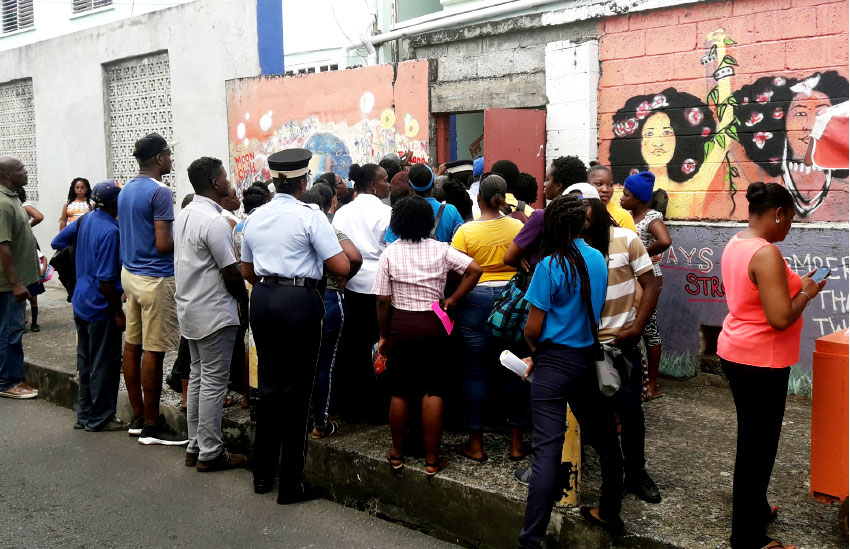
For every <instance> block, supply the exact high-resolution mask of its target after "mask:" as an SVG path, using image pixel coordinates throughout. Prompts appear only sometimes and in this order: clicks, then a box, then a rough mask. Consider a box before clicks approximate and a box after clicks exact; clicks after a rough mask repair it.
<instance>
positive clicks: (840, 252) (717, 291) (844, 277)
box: [658, 222, 850, 394]
mask: <svg viewBox="0 0 850 549" xmlns="http://www.w3.org/2000/svg"><path fill="white" fill-rule="evenodd" d="M668 228H669V229H670V235H671V236H672V237H673V246H672V247H671V248H670V249H669V250H668V251H667V252H665V253H664V256H663V260H662V263H661V268H662V272H663V273H664V289H663V291H662V292H661V300H660V301H659V305H658V319H659V326H660V330H661V337H662V339H663V341H664V351H665V354H666V357H665V361H664V363H663V364H662V372H665V371H666V372H667V373H670V374H675V375H687V374H689V373H693V372H694V369H695V367H696V364H695V359H696V357H697V356H698V355H699V354H700V352H701V350H702V348H703V346H704V344H703V342H701V337H702V336H703V334H704V333H705V331H704V330H703V326H709V327H715V328H716V330H715V331H714V333H715V335H716V333H717V332H718V331H719V328H720V327H721V326H722V324H723V319H724V318H725V317H726V314H727V313H728V312H729V309H728V307H727V305H726V294H725V291H724V287H723V281H722V278H721V273H720V257H721V256H722V254H723V248H724V247H725V246H726V243H727V242H728V241H729V239H730V238H731V237H732V236H733V235H734V234H735V233H737V232H738V231H740V230H742V229H743V228H744V226H743V225H739V224H735V223H726V224H717V223H715V224H701V223H676V222H672V223H670V224H669V225H668ZM778 246H779V249H780V251H781V252H782V255H783V256H784V257H785V260H786V261H787V262H788V265H789V266H790V267H791V269H792V270H793V271H795V272H796V273H797V274H799V275H804V274H807V273H809V272H811V271H812V270H814V269H816V268H818V267H820V266H828V267H830V268H831V269H832V275H831V276H830V278H829V280H828V282H827V286H826V288H825V289H824V291H823V292H821V294H820V295H819V296H818V297H817V298H815V299H814V300H812V302H811V303H810V304H809V306H808V307H807V308H806V310H805V312H804V314H803V318H804V324H803V335H802V339H801V345H800V360H799V361H798V363H797V364H796V365H795V366H794V367H792V370H791V382H790V390H791V392H793V393H802V394H808V393H810V392H811V381H812V352H813V351H814V340H815V339H816V338H818V337H821V336H823V335H827V334H831V333H833V332H835V331H837V330H841V329H846V328H847V327H848V324H847V321H848V317H847V311H848V303H847V299H848V296H850V290H848V284H850V282H848V280H850V257H848V250H847V228H846V227H834V226H833V227H830V226H829V225H825V224H812V223H805V224H799V225H797V226H795V227H794V228H792V230H791V232H790V233H789V234H788V237H787V238H786V239H785V241H784V242H781V243H779V244H778ZM711 332H712V331H711V330H708V332H707V333H708V334H709V335H708V337H709V338H711V335H710V334H711ZM710 345H711V343H709V346H710Z"/></svg>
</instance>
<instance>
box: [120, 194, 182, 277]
mask: <svg viewBox="0 0 850 549" xmlns="http://www.w3.org/2000/svg"><path fill="white" fill-rule="evenodd" d="M118 218H119V219H120V220H121V226H120V230H121V262H122V263H123V264H124V267H125V268H126V269H127V270H128V271H130V272H131V273H133V274H134V275H139V276H152V277H156V278H163V277H167V276H174V254H162V253H160V252H159V251H158V250H157V249H156V237H155V236H154V229H153V222H154V221H174V203H173V199H172V196H171V189H169V188H168V186H167V185H165V184H163V183H160V182H159V181H157V180H156V179H151V178H150V177H135V178H133V179H131V180H130V181H128V182H127V184H126V185H124V187H123V188H122V189H121V193H120V194H119V195H118Z"/></svg>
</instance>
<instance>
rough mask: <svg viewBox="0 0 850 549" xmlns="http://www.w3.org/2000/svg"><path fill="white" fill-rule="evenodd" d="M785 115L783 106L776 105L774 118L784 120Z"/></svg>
mask: <svg viewBox="0 0 850 549" xmlns="http://www.w3.org/2000/svg"><path fill="white" fill-rule="evenodd" d="M784 116H785V111H783V110H782V107H776V108H775V109H773V119H774V120H782V118H783V117H784Z"/></svg>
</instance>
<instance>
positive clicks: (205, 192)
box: [0, 133, 824, 547]
mask: <svg viewBox="0 0 850 549" xmlns="http://www.w3.org/2000/svg"><path fill="white" fill-rule="evenodd" d="M133 154H134V156H135V158H136V160H137V161H138V164H139V174H138V176H137V177H135V178H133V179H131V180H130V181H128V182H127V183H126V184H124V185H123V186H119V185H118V184H117V183H116V182H115V181H112V180H108V181H103V182H100V183H98V184H97V185H95V186H94V188H91V187H90V186H89V183H88V181H87V180H85V179H83V178H75V179H74V181H73V182H72V184H71V189H70V191H69V196H68V201H67V202H66V204H65V206H64V207H63V211H62V219H61V225H60V227H61V231H60V233H59V234H58V235H57V236H56V237H55V238H54V239H53V241H52V243H51V246H52V247H53V248H54V249H56V250H60V251H61V250H67V249H68V248H69V247H71V246H73V247H74V248H75V260H74V266H75V279H76V282H75V285H74V286H73V288H69V293H71V304H72V307H73V312H74V320H75V325H76V330H77V338H78V340H77V367H78V370H79V376H80V383H79V395H78V405H77V420H76V424H75V425H74V428H77V429H85V430H86V431H90V432H96V431H117V430H124V431H127V432H128V433H129V434H130V435H131V436H133V437H137V440H138V442H139V443H140V444H144V445H148V444H160V445H186V452H185V464H186V466H189V467H194V468H196V469H197V470H198V471H201V472H210V471H218V470H223V469H231V468H235V467H240V466H242V465H244V464H245V463H246V462H247V458H246V456H244V455H241V454H236V453H232V452H230V451H229V450H228V449H227V448H226V447H225V445H224V442H223V437H222V432H221V423H222V409H223V407H224V406H225V397H226V393H227V389H228V383H229V382H232V381H234V378H242V379H239V380H238V381H239V382H240V383H241V385H240V387H241V389H240V390H241V392H243V393H247V392H248V391H249V390H250V389H249V388H248V386H247V380H246V379H245V376H244V364H245V352H246V350H245V349H246V346H247V347H255V348H256V353H257V357H258V366H257V385H258V390H257V393H258V403H257V408H256V437H255V441H254V446H253V458H252V467H253V476H254V489H255V492H257V493H266V492H269V491H271V490H272V489H273V487H274V485H275V479H276V472H277V471H278V469H279V471H280V474H279V481H278V493H277V501H278V503H281V504H288V503H295V502H298V501H303V500H306V499H310V498H312V497H314V495H315V494H314V492H313V490H312V489H311V487H310V485H309V484H308V483H307V481H306V479H305V473H304V470H305V460H306V452H307V437H308V436H311V437H312V438H317V439H318V438H324V437H328V436H332V435H334V434H335V433H337V432H338V431H339V429H340V424H339V422H337V421H336V420H335V419H332V418H331V415H332V414H331V411H332V410H336V412H337V414H339V415H341V416H342V417H343V418H344V419H346V420H348V421H360V422H371V423H374V424H380V423H384V422H386V421H387V419H388V421H389V426H390V432H391V443H390V445H389V449H388V451H387V452H386V460H387V462H388V464H389V466H390V467H391V468H392V470H394V471H398V470H401V469H403V468H404V465H405V460H406V457H407V456H410V455H416V454H418V450H417V448H418V447H419V448H421V453H422V454H424V458H425V474H426V475H427V476H428V477H433V476H435V475H437V474H439V472H440V471H441V470H443V469H444V468H445V467H447V466H448V465H449V460H448V457H449V456H443V455H441V454H440V448H441V441H442V436H443V429H444V421H445V420H446V419H447V416H448V415H450V413H449V410H450V409H452V406H453V405H457V410H459V411H460V412H459V416H460V417H462V418H463V419H462V422H463V423H462V425H463V429H465V430H466V432H467V433H468V438H467V439H466V441H465V442H464V443H462V444H459V445H457V446H456V447H455V448H454V449H453V451H454V456H456V459H468V460H472V461H474V462H483V461H486V460H487V459H488V452H487V450H488V448H486V447H485V444H484V437H483V436H482V434H483V431H484V428H485V427H486V426H488V425H492V424H493V423H497V424H501V425H504V426H507V429H508V431H509V436H510V444H509V458H510V459H512V460H516V461H520V460H522V459H524V458H525V457H526V456H527V455H528V454H529V453H533V461H532V466H531V467H529V468H522V469H518V470H517V471H516V472H515V476H516V478H517V480H518V481H520V482H522V483H524V484H527V485H528V504H527V508H526V517H525V526H524V528H523V530H522V532H521V533H520V536H519V546H520V547H539V546H540V544H541V542H542V540H543V538H544V535H545V531H546V528H547V525H548V522H549V516H550V512H551V508H552V505H553V500H554V498H555V496H556V493H557V492H558V490H559V489H560V486H559V485H558V482H559V475H558V467H559V464H560V458H561V447H562V445H563V443H564V435H565V431H566V428H567V425H566V418H567V406H568V404H569V407H570V409H571V410H572V411H573V413H574V415H575V417H576V418H577V420H578V422H579V424H580V425H581V432H582V438H583V442H584V443H587V444H590V445H592V446H593V447H594V448H595V449H596V451H597V453H598V455H599V458H600V465H601V472H602V487H601V498H600V501H599V505H598V506H597V507H595V508H590V507H583V508H582V509H581V514H582V516H583V517H584V518H585V519H586V520H587V521H589V522H590V523H592V524H594V525H597V526H600V527H602V528H605V529H607V530H610V531H612V532H620V531H622V530H623V526H624V525H623V521H622V519H621V518H620V510H621V501H622V498H623V493H624V491H625V492H631V493H634V494H636V495H637V497H639V498H640V499H642V500H644V501H646V502H649V503H658V502H660V501H661V493H660V491H659V489H658V487H657V486H656V484H655V482H654V481H653V479H652V477H651V476H650V474H649V473H648V471H647V463H646V456H645V451H644V446H645V436H646V427H645V421H644V413H643V408H642V406H643V403H644V402H646V401H649V400H652V399H654V398H658V397H659V396H660V395H661V393H660V392H659V388H658V384H657V373H658V367H659V363H660V359H661V345H662V341H661V337H660V334H659V329H658V320H657V317H658V312H657V309H656V307H657V303H658V298H659V294H660V292H661V282H662V271H661V269H660V256H661V254H662V253H663V252H664V251H665V250H666V249H667V248H668V247H669V246H670V245H671V243H672V240H671V237H670V234H669V232H668V230H667V227H666V225H665V223H664V209H665V206H666V195H665V194H664V192H663V191H656V190H655V189H654V176H653V175H652V173H650V172H639V173H633V174H631V175H629V176H628V177H627V178H626V179H625V181H624V182H623V190H622V196H621V198H620V199H619V201H616V200H614V199H613V196H614V181H613V174H612V171H611V169H610V168H609V167H607V166H604V165H601V164H598V163H595V162H594V163H592V164H591V166H590V167H589V168H588V167H587V166H585V164H584V163H583V162H582V161H581V160H580V159H579V158H577V157H574V156H566V157H561V158H557V159H555V160H554V161H553V162H552V164H551V165H550V166H549V167H548V169H547V171H546V174H545V181H544V183H543V194H544V197H543V198H544V200H543V202H544V203H545V207H544V208H541V209H534V208H532V207H531V206H530V205H531V204H533V203H535V202H537V182H536V180H534V178H533V177H532V176H530V175H528V174H522V173H520V171H519V169H518V167H517V165H516V164H515V163H514V162H512V161H511V160H509V159H500V160H498V161H496V162H493V163H492V165H491V168H490V171H489V172H485V171H484V161H483V159H476V160H475V161H464V160H460V161H455V162H450V163H446V164H442V165H440V166H437V167H432V166H429V165H427V164H410V163H409V162H407V161H406V159H405V158H399V157H398V156H396V155H389V156H387V157H385V158H384V159H383V160H382V161H381V162H380V163H379V164H364V165H362V166H361V165H357V164H355V165H352V166H351V170H350V172H349V174H348V176H349V179H350V181H351V187H349V186H348V185H347V184H346V183H345V181H344V180H343V178H342V177H340V175H338V174H334V173H326V174H322V175H321V176H319V177H317V178H315V180H312V178H311V174H310V170H309V163H310V159H311V153H310V151H308V150H306V149H288V150H284V151H280V152H277V153H275V154H272V155H270V156H269V158H268V164H269V169H270V172H271V174H272V180H271V181H269V182H262V183H257V184H255V185H253V186H251V187H248V188H245V189H243V190H242V201H241V204H240V203H239V200H238V199H237V198H236V193H235V189H234V188H233V186H231V184H230V182H229V180H228V174H227V171H226V169H225V167H224V165H223V164H222V162H221V161H220V160H218V159H215V158H211V157H202V158H199V159H197V160H194V161H193V162H192V163H191V164H190V165H189V167H188V170H187V172H188V177H189V181H190V183H191V184H192V187H193V189H194V193H193V194H192V195H190V196H188V197H187V198H186V200H184V203H183V207H182V209H181V210H180V211H179V213H178V214H177V215H176V216H175V214H174V205H173V198H172V194H171V190H170V189H169V188H168V187H167V186H166V185H164V184H163V183H162V182H161V181H162V177H163V176H164V175H166V174H168V173H170V171H171V169H172V158H171V155H172V150H171V145H170V144H169V143H168V142H167V141H166V140H165V139H164V138H162V137H161V136H160V135H158V134H155V133H154V134H149V135H147V136H145V137H143V138H142V139H140V140H139V141H138V142H136V144H135V148H134V151H133ZM26 181H27V176H26V170H25V168H24V166H23V164H22V163H21V162H20V161H19V160H16V159H13V158H9V157H2V158H0V185H2V186H0V191H2V192H0V263H2V271H0V311H2V316H0V338H2V341H0V396H4V397H11V398H17V399H27V398H33V397H35V396H36V395H37V391H36V390H35V389H32V388H31V387H29V386H28V385H27V384H26V381H25V380H24V379H23V371H22V370H23V352H22V346H21V334H22V332H23V326H24V303H25V301H26V299H27V298H29V297H30V296H31V295H32V294H34V293H35V292H34V290H32V289H29V290H28V288H32V286H30V285H31V284H34V283H38V282H39V280H42V277H43V274H44V273H42V272H40V269H39V263H38V262H37V261H36V258H37V256H38V254H37V249H36V248H37V245H36V243H35V239H34V237H33V236H32V231H31V230H30V226H31V224H35V223H37V222H38V221H40V219H41V218H43V216H40V214H38V215H36V213H37V210H36V213H33V212H31V211H30V210H29V209H25V206H27V204H26V203H25V202H24V198H25V197H23V198H20V199H19V198H18V192H19V191H20V190H21V189H22V188H23V186H24V185H25V184H26ZM13 198H14V200H13ZM747 198H748V200H749V201H750V220H749V226H748V228H747V229H745V230H743V231H742V232H740V233H738V234H737V235H736V236H735V237H733V239H732V240H731V241H730V243H729V245H728V246H727V248H726V250H725V251H724V255H723V259H722V262H721V264H722V268H723V278H724V283H725V285H726V290H727V293H728V302H729V307H730V314H729V316H728V317H727V319H726V322H725V323H724V326H723V331H722V333H721V336H720V340H719V342H718V354H719V355H720V356H721V358H722V359H723V364H724V368H725V370H726V373H727V376H728V378H729V381H730V386H731V389H732V393H733V395H734V397H735V403H736V406H737V408H738V422H739V439H738V456H737V461H736V467H735V478H734V501H733V533H732V538H731V541H732V545H733V547H783V546H782V545H781V544H779V543H778V542H775V541H774V540H771V539H770V538H768V537H767V536H766V534H765V525H766V524H767V523H768V522H769V521H770V520H772V519H773V518H774V517H775V516H776V508H775V507H770V506H769V505H768V504H767V498H766V490H767V484H768V481H769V478H770V471H771V469H772V466H773V462H774V460H775V456H776V451H777V442H778V438H779V431H780V429H781V421H782V416H783V413H784V402H785V392H786V387H787V382H788V370H789V366H790V365H791V364H793V363H795V362H796V360H797V355H798V352H799V340H800V325H801V323H802V318H801V314H802V311H803V309H804V308H805V306H806V305H807V304H808V302H809V301H810V300H811V299H813V298H814V297H815V295H816V294H817V293H818V292H819V291H820V290H821V288H823V285H824V283H823V282H821V283H816V282H814V281H813V280H812V279H811V277H810V276H808V275H807V276H804V277H802V278H801V277H799V276H797V275H796V274H794V273H793V272H792V271H791V270H790V269H788V267H787V265H786V264H785V262H784V261H783V260H782V256H781V254H780V253H779V251H778V249H777V248H776V247H775V246H774V245H773V243H775V242H778V241H781V240H782V239H784V237H785V235H786V234H787V233H788V230H789V229H790V227H791V221H792V219H793V215H794V209H793V201H792V199H791V196H790V195H789V194H788V192H787V191H786V190H785V189H784V188H783V187H781V186H779V185H775V184H767V185H765V184H763V183H754V184H752V185H750V187H749V189H748V190H747ZM240 212H241V215H240ZM246 283H247V284H246ZM507 303H510V308H508V307H507V306H506V304H507ZM36 311H37V308H36V307H35V304H33V324H34V325H36V320H35V318H36V317H35V314H36ZM122 333H123V340H124V343H123V347H122ZM642 342H643V345H642ZM178 347H179V348H180V355H181V356H180V358H178V363H181V364H182V365H181V366H175V370H174V371H173V372H172V378H173V379H172V380H171V381H173V384H172V387H173V388H175V390H178V391H180V392H182V393H183V402H184V405H185V407H186V419H187V424H188V438H187V437H183V436H181V435H180V434H178V433H176V432H175V431H174V430H172V429H171V427H169V426H168V424H167V422H166V421H165V418H164V416H163V415H162V414H161V413H160V409H159V407H160V396H161V391H162V380H163V360H164V355H165V353H166V352H167V351H171V350H176V349H178ZM643 348H645V353H644V352H643V350H642V349H643ZM503 350H510V351H511V352H513V353H514V354H515V355H517V356H519V357H521V358H523V360H524V361H525V364H526V367H527V369H526V371H525V373H524V375H522V376H517V375H515V374H513V373H512V372H510V371H509V370H507V369H504V368H502V367H501V366H499V354H500V352H501V351H503ZM604 356H613V357H615V360H616V361H618V362H617V364H619V365H620V367H619V371H618V375H619V390H617V391H616V392H615V393H614V394H613V395H612V396H606V395H603V393H602V392H601V391H600V388H599V376H598V374H597V371H598V370H597V368H598V366H597V362H599V361H600V359H601V358H602V357H604ZM119 370H123V375H124V379H125V383H126V387H127V392H128V396H129V400H130V404H131V407H132V410H133V417H132V419H131V421H130V422H129V423H124V422H122V421H120V420H119V419H118V418H116V417H115V412H116V404H117V393H118V382H119ZM384 370H385V373H383V372H384ZM171 381H169V383H170V384H171ZM339 387H341V388H339ZM459 394H460V395H462V396H460V397H459V398H458V395H459ZM756 395H758V398H757V400H754V399H756ZM458 401H459V402H458ZM458 404H459V405H458ZM528 430H531V432H532V439H533V445H532V446H531V447H528V446H527V445H526V444H524V442H523V434H524V433H525V432H526V431H528ZM417 443H419V444H420V446H417ZM490 450H491V451H492V449H490Z"/></svg>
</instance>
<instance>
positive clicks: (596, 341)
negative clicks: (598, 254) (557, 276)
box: [579, 258, 602, 354]
mask: <svg viewBox="0 0 850 549" xmlns="http://www.w3.org/2000/svg"><path fill="white" fill-rule="evenodd" d="M582 262H584V258H582ZM580 270H583V271H584V273H585V274H586V275H587V276H588V277H589V276H590V273H588V272H587V264H586V263H585V264H584V265H582V269H580ZM579 276H581V275H579ZM579 292H581V285H580V284H579ZM582 299H584V307H585V309H587V320H588V322H590V331H591V333H592V334H593V348H594V352H595V353H597V354H598V353H599V351H600V350H601V349H602V346H601V345H600V344H599V324H598V323H597V322H596V319H595V318H594V317H593V303H592V302H591V300H590V296H589V295H587V296H582Z"/></svg>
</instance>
